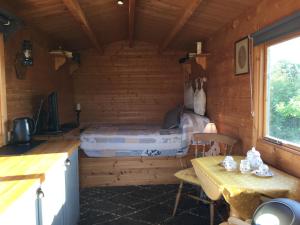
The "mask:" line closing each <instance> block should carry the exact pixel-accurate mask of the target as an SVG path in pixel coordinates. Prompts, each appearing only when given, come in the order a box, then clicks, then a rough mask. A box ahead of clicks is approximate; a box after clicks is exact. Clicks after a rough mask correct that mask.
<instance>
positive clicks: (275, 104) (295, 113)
mask: <svg viewBox="0 0 300 225" xmlns="http://www.w3.org/2000/svg"><path fill="white" fill-rule="evenodd" d="M264 55H265V60H264V68H265V70H264V71H265V76H264V81H263V82H264V85H263V89H264V90H263V95H264V99H265V101H264V103H263V112H264V124H263V137H264V138H266V139H267V140H269V141H272V142H275V143H277V144H288V145H294V146H300V35H298V36H295V35H294V36H293V37H292V38H291V37H289V39H287V38H286V39H283V40H282V39H281V40H280V41H275V42H274V41H273V42H271V43H266V45H265V48H264Z"/></svg>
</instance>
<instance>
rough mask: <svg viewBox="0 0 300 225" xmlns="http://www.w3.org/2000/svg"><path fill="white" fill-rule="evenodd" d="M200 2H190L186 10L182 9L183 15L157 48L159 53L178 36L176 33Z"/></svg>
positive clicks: (198, 0) (200, 0)
mask: <svg viewBox="0 0 300 225" xmlns="http://www.w3.org/2000/svg"><path fill="white" fill-rule="evenodd" d="M201 2H202V0H190V2H189V3H188V4H187V6H186V8H185V9H184V12H183V14H182V15H181V16H180V18H179V19H178V22H177V23H176V24H175V25H174V27H173V28H172V30H171V32H170V33H169V34H168V35H167V36H166V38H165V39H164V41H163V42H162V44H161V45H160V47H159V52H163V51H164V50H165V49H166V48H167V47H168V45H169V44H170V43H171V41H172V40H173V39H174V37H175V36H176V35H177V34H178V32H179V31H180V30H181V29H182V27H183V26H184V25H185V24H186V23H187V22H188V20H189V19H190V18H191V16H192V15H193V14H194V12H195V10H196V9H197V8H198V6H199V5H200V3H201Z"/></svg>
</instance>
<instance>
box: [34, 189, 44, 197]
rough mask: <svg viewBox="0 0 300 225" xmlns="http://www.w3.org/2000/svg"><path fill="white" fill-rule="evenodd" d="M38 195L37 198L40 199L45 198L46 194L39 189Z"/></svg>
mask: <svg viewBox="0 0 300 225" xmlns="http://www.w3.org/2000/svg"><path fill="white" fill-rule="evenodd" d="M36 194H37V196H38V198H39V199H41V198H44V197H45V194H44V192H43V191H42V189H41V188H39V189H37V191H36Z"/></svg>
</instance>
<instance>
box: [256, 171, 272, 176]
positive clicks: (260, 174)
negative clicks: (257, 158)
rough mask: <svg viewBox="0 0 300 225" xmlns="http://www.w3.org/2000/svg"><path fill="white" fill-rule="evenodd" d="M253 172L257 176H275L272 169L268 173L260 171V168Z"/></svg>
mask: <svg viewBox="0 0 300 225" xmlns="http://www.w3.org/2000/svg"><path fill="white" fill-rule="evenodd" d="M252 173H253V174H254V175H255V176H257V177H273V176H274V174H273V173H272V171H271V170H269V171H268V172H267V173H260V172H259V170H254V171H252Z"/></svg>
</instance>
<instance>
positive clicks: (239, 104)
mask: <svg viewBox="0 0 300 225" xmlns="http://www.w3.org/2000/svg"><path fill="white" fill-rule="evenodd" d="M299 8H300V1H299V0H264V1H262V2H261V3H260V4H258V6H257V7H255V8H250V9H249V10H248V11H246V12H245V13H243V14H242V15H241V16H240V17H238V18H237V19H235V20H234V21H232V22H231V23H230V24H228V25H227V26H225V27H224V28H222V29H221V30H220V31H218V32H217V33H215V34H214V35H213V36H212V37H211V38H210V39H209V40H208V46H207V47H208V51H209V52H210V53H211V56H210V57H209V60H208V63H209V65H208V92H207V109H208V114H209V117H211V118H212V119H213V120H214V121H215V122H216V125H217V128H218V130H219V131H220V132H222V133H226V134H229V135H232V136H236V137H239V138H240V139H241V140H242V141H243V148H242V152H243V153H245V152H246V151H247V150H248V149H249V148H250V147H251V145H252V143H251V142H252V126H253V120H252V116H251V108H250V105H251V98H250V85H249V82H250V80H249V74H247V75H241V76H234V42H235V41H237V40H239V39H240V38H242V37H244V36H246V35H248V34H251V33H253V32H255V31H257V30H258V29H259V28H262V27H264V26H267V25H268V24H271V23H273V22H274V21H276V20H279V19H280V18H282V17H284V16H287V15H290V14H292V13H293V12H295V11H296V10H299ZM286 154H287V155H288V156H286V158H290V159H291V158H293V157H295V158H294V160H291V161H290V162H289V163H293V162H297V161H299V159H300V156H299V155H294V154H292V153H288V152H286V153H285V155H286ZM274 157H276V156H275V154H273V153H271V152H267V153H265V155H264V159H265V160H267V161H269V162H270V163H271V162H273V164H274V162H275V161H278V160H277V159H275V158H274ZM296 158H297V159H298V160H297V159H296ZM277 167H284V165H280V163H278V165H277ZM294 168H295V171H296V170H299V168H300V167H299V164H298V165H295V167H294Z"/></svg>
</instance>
